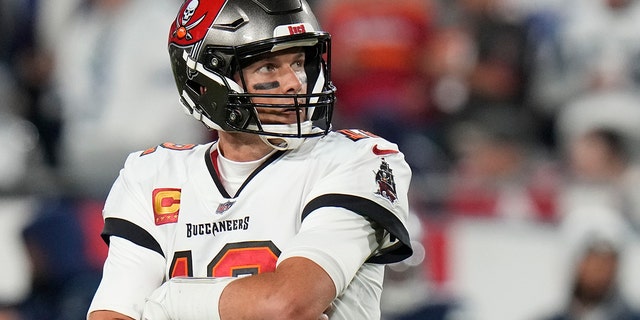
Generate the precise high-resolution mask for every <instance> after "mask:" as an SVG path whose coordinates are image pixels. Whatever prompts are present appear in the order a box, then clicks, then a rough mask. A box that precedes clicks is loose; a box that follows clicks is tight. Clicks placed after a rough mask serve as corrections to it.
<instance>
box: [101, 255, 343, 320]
mask: <svg viewBox="0 0 640 320" xmlns="http://www.w3.org/2000/svg"><path fill="white" fill-rule="evenodd" d="M335 292H336V289H335V285H334V284H333V281H332V280H331V278H330V277H329V275H328V274H327V273H326V272H325V271H324V270H323V269H322V268H321V267H320V266H319V265H317V264H316V263H314V262H313V261H311V260H309V259H306V258H300V257H292V258H289V259H286V260H284V261H282V263H280V265H279V266H278V268H277V269H276V271H275V272H271V273H264V274H260V275H256V276H251V277H245V278H241V279H238V280H236V281H233V282H231V283H230V284H229V285H228V286H227V287H226V288H225V289H224V291H223V293H222V295H221V296H220V304H219V305H220V307H219V308H220V309H219V310H220V316H221V318H222V319H224V320H236V319H309V320H318V319H321V318H320V317H321V315H322V314H323V312H324V311H325V310H326V309H327V308H328V307H329V306H330V304H331V301H332V300H333V299H334V297H335ZM129 319H132V318H130V317H128V316H125V315H122V314H120V313H117V312H113V311H106V310H98V311H94V312H92V313H91V314H90V315H89V320H129Z"/></svg>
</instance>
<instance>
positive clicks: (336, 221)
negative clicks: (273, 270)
mask: <svg viewBox="0 0 640 320" xmlns="http://www.w3.org/2000/svg"><path fill="white" fill-rule="evenodd" d="M329 234H330V235H331V236H330V237H327V235H329ZM345 243H348V244H349V245H347V246H345V245H344V244H345ZM376 248H377V242H376V230H374V228H373V227H372V226H371V223H370V222H369V221H368V220H367V219H365V218H364V217H362V216H360V215H356V214H353V213H352V212H350V211H348V210H345V209H343V208H336V207H323V208H319V209H317V210H315V211H314V213H313V214H311V215H310V216H308V217H307V218H306V219H305V222H304V223H303V224H302V226H301V229H300V230H299V232H298V234H297V235H296V236H295V237H294V239H293V241H292V242H291V243H290V244H289V245H288V246H287V248H285V250H283V252H282V254H281V255H280V257H279V258H278V263H280V262H282V261H284V260H285V259H287V258H290V257H305V258H307V259H309V260H312V261H314V262H315V263H317V264H318V265H320V266H321V267H322V268H323V269H324V270H325V271H326V272H327V273H328V274H329V276H330V277H331V279H332V280H333V283H334V284H335V287H336V296H337V295H339V294H340V293H341V292H343V291H344V290H345V289H346V287H347V286H348V285H349V282H350V281H351V279H352V278H353V277H354V275H355V274H356V272H357V271H358V270H359V269H360V267H361V266H362V264H363V263H364V262H365V261H366V260H367V259H368V258H369V256H370V255H371V253H372V252H374V251H375V250H376Z"/></svg>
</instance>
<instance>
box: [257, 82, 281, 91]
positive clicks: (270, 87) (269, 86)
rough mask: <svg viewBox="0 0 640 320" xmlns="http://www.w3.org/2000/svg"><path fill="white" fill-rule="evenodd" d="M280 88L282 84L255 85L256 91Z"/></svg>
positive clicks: (266, 83)
mask: <svg viewBox="0 0 640 320" xmlns="http://www.w3.org/2000/svg"><path fill="white" fill-rule="evenodd" d="M279 87H280V82H278V81H273V82H265V83H256V84H254V85H253V89H254V90H271V89H275V88H279Z"/></svg>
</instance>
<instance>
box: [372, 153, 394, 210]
mask: <svg viewBox="0 0 640 320" xmlns="http://www.w3.org/2000/svg"><path fill="white" fill-rule="evenodd" d="M375 175H376V184H377V185H378V190H377V191H376V192H375V194H376V195H378V196H380V197H382V198H385V199H387V200H389V202H391V203H394V202H395V201H396V200H397V199H398V196H397V194H396V183H395V180H394V178H393V170H392V169H391V168H390V167H389V163H387V162H386V161H385V160H384V158H382V163H381V164H380V168H379V169H378V171H377V172H376V173H375Z"/></svg>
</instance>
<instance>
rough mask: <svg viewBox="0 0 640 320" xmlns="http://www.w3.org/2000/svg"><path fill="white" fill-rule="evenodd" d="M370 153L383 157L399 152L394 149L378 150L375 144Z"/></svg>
mask: <svg viewBox="0 0 640 320" xmlns="http://www.w3.org/2000/svg"><path fill="white" fill-rule="evenodd" d="M371 151H373V154H375V155H377V156H385V155H388V154H394V153H398V152H400V151H398V150H396V149H380V148H378V145H377V144H376V145H375V146H373V149H372V150H371Z"/></svg>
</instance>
